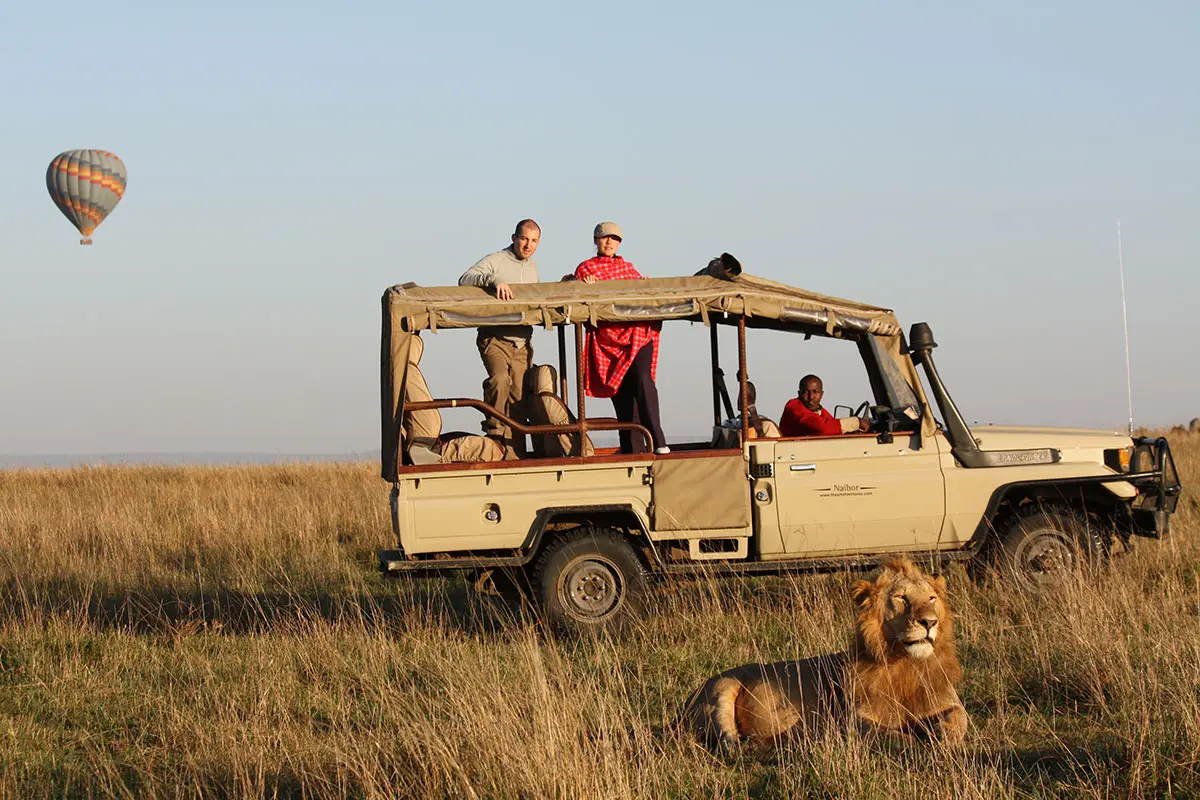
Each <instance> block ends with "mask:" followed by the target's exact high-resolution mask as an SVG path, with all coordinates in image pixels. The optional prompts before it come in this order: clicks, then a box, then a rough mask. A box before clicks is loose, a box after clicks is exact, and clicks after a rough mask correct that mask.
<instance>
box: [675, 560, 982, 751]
mask: <svg viewBox="0 0 1200 800" xmlns="http://www.w3.org/2000/svg"><path fill="white" fill-rule="evenodd" d="M851 595H852V597H853V599H854V603H855V605H856V606H857V609H858V625H857V626H856V630H855V636H854V644H853V645H852V646H851V648H850V649H849V650H847V651H845V652H841V653H833V654H829V655H822V656H815V657H813V658H806V659H803V660H801V661H783V662H779V663H776V664H744V665H742V666H740V667H736V668H734V669H731V670H727V671H725V672H722V673H721V674H720V675H716V676H713V677H712V678H709V679H708V681H707V682H706V683H705V684H704V685H703V686H701V687H700V689H699V690H697V691H696V692H695V693H694V694H693V695H692V697H691V699H690V700H689V701H688V704H687V708H686V710H685V712H684V717H685V719H686V721H687V723H688V725H689V726H690V727H691V728H692V729H693V730H694V731H695V732H696V733H697V734H698V735H699V736H700V737H701V738H702V739H704V740H705V741H706V742H707V743H708V744H710V745H736V744H738V743H740V742H742V741H744V740H749V741H750V742H752V743H754V744H768V743H778V742H780V741H781V740H782V739H783V738H785V737H787V736H792V735H796V734H799V735H819V734H821V733H822V732H824V731H827V730H829V729H830V728H831V726H843V727H844V726H846V725H852V726H854V727H856V728H857V729H858V730H859V731H860V732H861V733H864V734H867V735H874V734H881V735H884V736H886V737H887V738H893V737H900V738H901V739H902V740H908V739H918V740H925V741H940V742H942V743H945V744H948V745H957V744H959V743H960V742H962V740H963V738H964V737H965V736H966V732H967V725H968V717H967V712H966V709H965V708H963V704H962V702H961V701H960V700H959V697H958V692H957V691H956V689H955V686H956V685H957V684H958V682H959V680H960V679H961V677H962V669H961V668H960V667H959V664H958V657H957V655H956V654H955V651H954V639H953V636H954V624H953V618H952V617H951V613H950V606H949V604H948V603H947V599H946V580H945V578H942V577H940V576H939V577H936V578H931V577H929V576H927V575H925V574H924V573H922V572H921V570H920V569H918V568H917V567H916V565H914V564H913V563H912V562H911V561H909V560H908V559H906V558H893V559H890V560H888V561H887V562H886V563H884V565H883V568H882V569H881V570H880V572H879V574H878V575H877V576H876V578H875V580H874V581H862V580H860V581H857V582H855V584H854V587H853V590H852V592H851Z"/></svg>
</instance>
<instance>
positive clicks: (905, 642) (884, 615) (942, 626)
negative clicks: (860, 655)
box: [854, 559, 950, 661]
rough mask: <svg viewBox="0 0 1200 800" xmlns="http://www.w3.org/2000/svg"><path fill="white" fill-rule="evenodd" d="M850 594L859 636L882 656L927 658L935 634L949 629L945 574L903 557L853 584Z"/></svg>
mask: <svg viewBox="0 0 1200 800" xmlns="http://www.w3.org/2000/svg"><path fill="white" fill-rule="evenodd" d="M854 600H855V602H856V603H857V604H858V607H859V630H858V633H859V636H860V638H861V641H862V642H863V644H864V645H866V647H867V649H868V650H869V651H870V652H871V653H872V655H873V656H874V657H875V658H877V659H879V660H880V661H886V660H889V659H891V658H895V657H897V656H901V657H904V656H906V657H908V658H913V659H926V658H930V657H931V656H933V654H934V650H935V647H936V644H937V641H938V638H939V637H947V636H949V635H950V614H949V609H948V608H947V606H946V581H945V579H944V578H941V577H937V578H931V577H929V576H928V575H926V574H924V573H923V572H921V571H920V570H919V569H918V568H917V567H916V565H914V564H913V563H912V562H911V561H908V560H907V559H896V560H893V561H889V562H888V563H886V564H885V565H884V567H883V570H882V571H881V572H880V573H879V576H878V577H876V578H875V580H874V581H859V582H858V583H857V584H855V587H854Z"/></svg>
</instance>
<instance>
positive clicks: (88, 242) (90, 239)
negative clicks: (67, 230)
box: [79, 236, 92, 244]
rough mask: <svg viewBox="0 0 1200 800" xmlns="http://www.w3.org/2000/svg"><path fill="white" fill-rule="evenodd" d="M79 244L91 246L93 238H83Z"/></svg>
mask: <svg viewBox="0 0 1200 800" xmlns="http://www.w3.org/2000/svg"><path fill="white" fill-rule="evenodd" d="M79 243H80V244H91V243H92V237H90V236H85V237H83V238H82V239H80V240H79Z"/></svg>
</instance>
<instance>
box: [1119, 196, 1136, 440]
mask: <svg viewBox="0 0 1200 800" xmlns="http://www.w3.org/2000/svg"><path fill="white" fill-rule="evenodd" d="M1117 264H1118V265H1119V266H1120V268H1121V322H1122V323H1124V325H1125V391H1126V392H1127V394H1128V397H1129V435H1130V436H1133V371H1132V369H1131V368H1130V365H1129V311H1128V310H1127V308H1126V305H1125V256H1124V254H1123V253H1122V251H1121V220H1120V218H1119V217H1118V218H1117Z"/></svg>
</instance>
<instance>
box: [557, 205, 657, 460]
mask: <svg viewBox="0 0 1200 800" xmlns="http://www.w3.org/2000/svg"><path fill="white" fill-rule="evenodd" d="M592 239H593V241H595V243H596V255H595V257H593V258H589V259H588V260H587V261H584V262H583V263H582V264H580V265H579V266H578V267H576V268H575V278H576V279H577V280H581V281H583V282H584V283H595V282H596V281H620V280H641V279H644V278H645V276H644V275H642V274H641V273H640V272H638V271H637V270H636V269H634V268H633V264H630V263H629V262H628V261H626V260H625V259H623V258H621V257H620V256H619V255H617V248H618V247H620V246H621V227H620V226H619V225H617V223H615V222H601V223H600V224H599V225H597V226H596V230H595V232H594V233H593V235H592ZM661 330H662V323H661V322H658V321H655V322H600V323H597V325H596V327H594V328H593V327H591V326H590V325H589V326H588V330H587V344H586V345H585V347H584V351H585V353H586V355H585V359H586V363H587V366H586V368H585V369H584V382H583V385H584V390H585V391H586V392H587V394H588V397H611V398H612V401H613V406H614V407H615V408H616V411H617V419H619V420H621V421H622V422H633V423H636V424H638V425H644V426H645V427H646V428H647V429H649V431H650V435H651V436H653V437H654V452H655V453H656V454H658V455H664V454H666V453H669V452H671V448H669V447H667V440H666V437H665V436H663V431H662V423H661V422H660V421H659V412H658V387H657V386H656V385H655V384H654V376H655V373H656V372H657V371H658V340H659V331H661ZM620 437H621V452H622V453H631V454H632V453H644V452H646V443H645V440H644V437H642V436H640V435H635V434H634V433H633V432H632V431H621V432H620Z"/></svg>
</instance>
